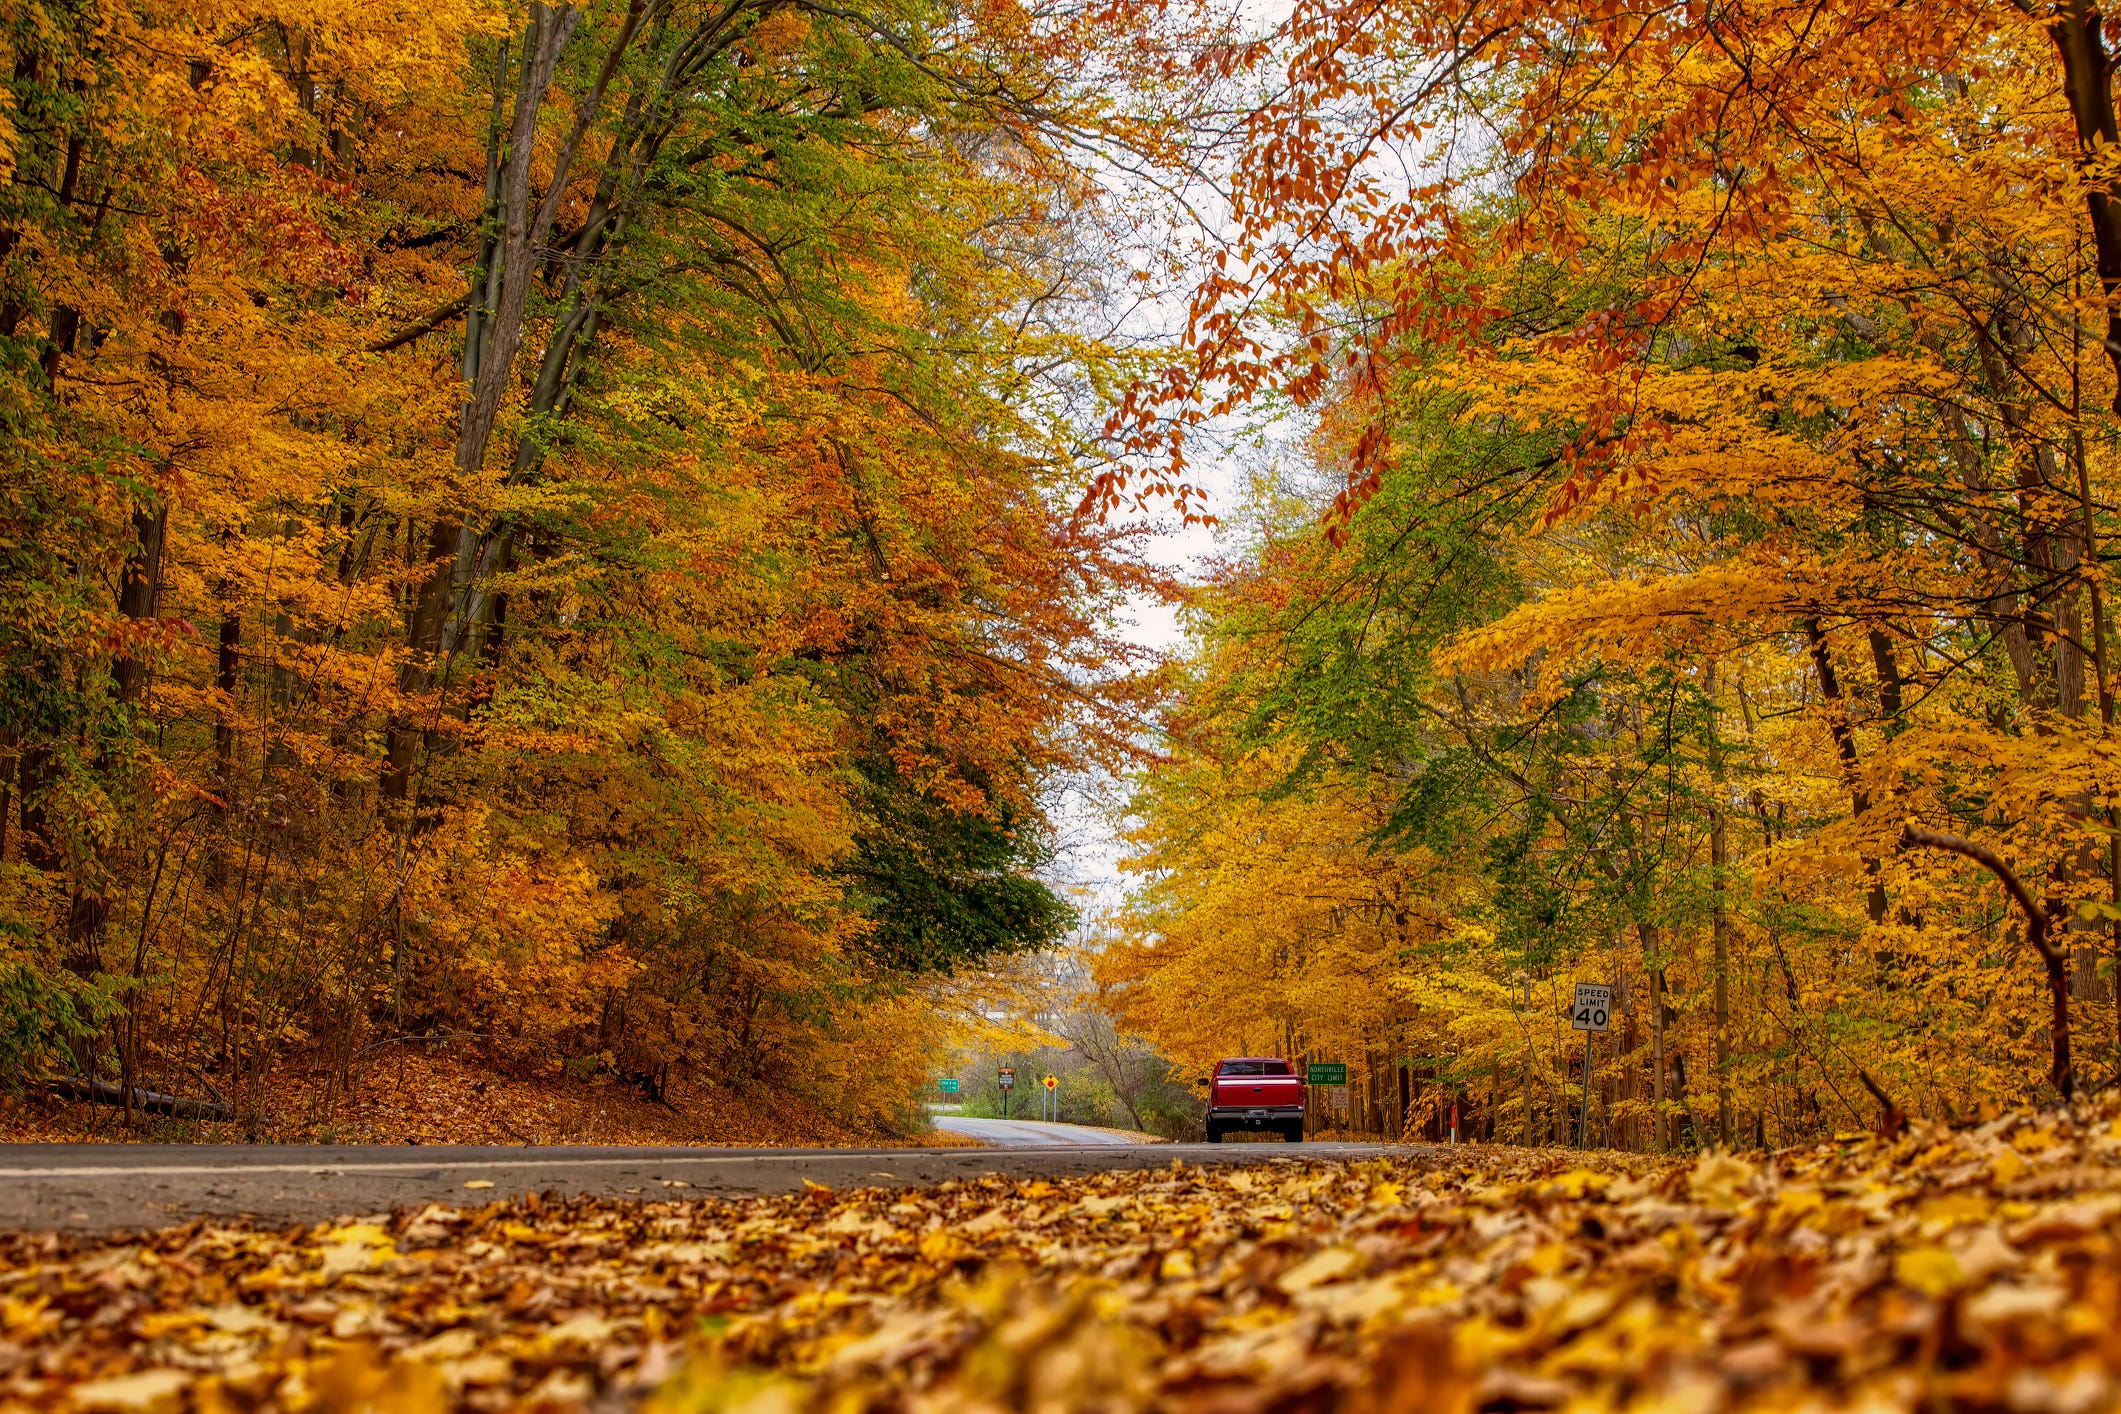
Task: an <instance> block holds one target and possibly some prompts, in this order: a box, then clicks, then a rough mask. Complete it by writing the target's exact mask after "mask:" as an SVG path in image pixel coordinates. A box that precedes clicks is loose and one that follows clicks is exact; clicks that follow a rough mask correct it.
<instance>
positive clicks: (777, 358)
mask: <svg viewBox="0 0 2121 1414" xmlns="http://www.w3.org/2000/svg"><path fill="white" fill-rule="evenodd" d="M1084 23H1085V17H1083V16H1080V15H1068V14H1060V15H1043V14H1040V13H1037V12H1035V11H1033V10H1030V9H1024V8H1019V7H1016V6H1013V5H1008V4H1004V5H998V6H988V7H983V8H981V9H979V10H978V11H976V12H973V13H958V12H956V11H954V10H951V9H949V8H948V7H945V6H941V5H933V4H929V3H926V0H911V3H899V0H886V3H884V4H882V5H876V6H871V5H866V4H864V5H857V6H853V7H848V6H842V5H838V4H828V3H809V0H703V2H701V3H695V0H624V2H623V3H592V4H588V5H580V6H577V5H567V4H561V5H546V4H543V3H532V4H530V5H528V6H527V7H524V6H506V5H499V4H483V3H477V0H440V3H423V4H409V3H398V4H382V5H377V4H368V3H362V4H345V3H331V2H330V0H327V3H325V4H323V5H321V6H320V5H315V4H304V5H295V6H274V5H267V6H265V7H263V8H260V7H256V6H249V5H234V6H220V5H215V4H206V5H200V4H196V3H190V2H189V0H169V3H162V0H152V3H149V4H146V5H139V6H109V5H104V4H101V3H97V2H96V0H54V2H53V3H41V2H40V0H31V3H26V4H19V5H10V6H8V7H7V10H6V18H5V21H4V23H0V50H4V53H0V74H4V75H5V78H4V83H5V85H6V87H5V94H6V100H5V103H4V104H0V362H4V371H0V478H4V479H0V488H4V489H0V596H4V608H0V655H4V663H5V679H4V685H0V765H4V767H5V784H4V785H0V802H4V804H5V809H4V812H0V832H4V834H0V845H4V848H0V1036H4V1038H5V1040H4V1042H0V1076H4V1078H5V1080H6V1082H7V1084H8V1085H9V1086H10V1087H11V1088H13V1089H14V1090H16V1092H17V1093H21V1092H22V1091H23V1090H24V1088H25V1087H33V1086H38V1085H43V1084H46V1083H48V1082H51V1081H54V1080H57V1081H60V1082H62V1083H65V1084H69V1085H72V1086H73V1087H74V1088H75V1091H76V1093H78V1092H79V1090H80V1089H81V1087H84V1086H88V1085H92V1084H95V1083H98V1082H100V1083H102V1084H104V1085H105V1086H108V1087H115V1088H113V1089H110V1090H108V1091H107V1093H108V1094H113V1095H115V1096H116V1097H118V1098H119V1099H121V1100H123V1099H125V1098H126V1097H127V1096H130V1095H132V1094H133V1093H134V1089H135V1087H138V1088H139V1089H141V1090H145V1091H149V1092H153V1093H156V1094H164V1095H167V1094H175V1095H180V1096H185V1097H197V1098H199V1099H201V1100H203V1101H204V1102H206V1103H207V1104H208V1105H212V1106H220V1107H222V1108H219V1109H214V1110H213V1111H212V1112H213V1113H215V1114H220V1115H224V1116H225V1115H229V1114H235V1115H244V1116H253V1117H255V1116H264V1117H265V1118H266V1119H268V1120H271V1122H272V1123H273V1124H281V1123H283V1122H285V1123H286V1124H294V1125H297V1126H299V1123H300V1122H301V1121H304V1120H305V1119H307V1120H316V1119H319V1118H322V1117H325V1116H328V1114H329V1112H330V1111H331V1109H332V1106H333V1105H334V1103H335V1100H336V1097H337V1096H338V1095H339V1094H340V1093H341V1092H342V1091H343V1088H344V1087H345V1086H346V1085H347V1084H348V1083H349V1080H350V1078H352V1077H354V1076H355V1075H356V1074H357V1073H358V1070H359V1068H360V1066H361V1065H362V1064H364V1063H369V1062H372V1061H373V1060H374V1059H375V1058H376V1057H377V1056H378V1055H381V1054H387V1052H388V1049H389V1048H390V1047H391V1046H392V1045H393V1044H395V1043H398V1042H401V1041H404V1040H405V1039H406V1038H422V1039H433V1038H441V1039H449V1038H465V1039H467V1040H469V1041H473V1042H476V1047H475V1049H476V1050H477V1051H478V1053H480V1054H481V1055H484V1056H487V1057H489V1058H492V1059H493V1060H494V1061H495V1062H496V1063H499V1064H502V1065H511V1066H515V1067H518V1068H523V1069H526V1070H528V1071H531V1072H536V1073H545V1074H552V1075H556V1076H557V1075H560V1074H563V1073H564V1074H565V1075H569V1076H573V1077H577V1078H581V1079H597V1078H603V1079H608V1080H617V1081H623V1082H625V1083H628V1084H631V1085H632V1086H634V1087H636V1088H637V1089H638V1090H640V1091H641V1092H642V1093H643V1094H646V1095H649V1096H653V1097H655V1098H657V1099H665V1100H669V1099H672V1098H673V1097H677V1098H683V1097H684V1096H685V1095H686V1094H688V1093H689V1094H690V1095H692V1096H693V1097H694V1098H698V1097H699V1096H701V1095H702V1094H705V1093H708V1090H707V1089H703V1087H709V1088H713V1087H718V1088H717V1089H714V1093H729V1092H732V1091H736V1092H740V1091H742V1090H744V1088H745V1087H747V1086H750V1087H753V1088H754V1089H755V1088H757V1087H760V1086H764V1087H768V1088H769V1089H771V1088H774V1087H778V1089H780V1090H782V1091H789V1092H794V1093H795V1094H796V1095H797V1096H798V1098H800V1099H807V1100H808V1101H810V1102H812V1104H813V1106H814V1107H823V1108H824V1109H826V1110H829V1111H830V1112H831V1113H833V1114H835V1115H837V1116H838V1117H839V1118H840V1119H841V1120H843V1121H844V1122H845V1123H846V1124H848V1125H850V1126H853V1127H854V1128H856V1129H868V1130H872V1131H873V1130H874V1129H876V1128H877V1127H879V1126H888V1125H890V1124H892V1123H894V1122H898V1121H900V1120H902V1119H903V1118H904V1116H905V1115H906V1114H908V1113H909V1112H911V1110H912V1108H913V1103H912V1102H913V1097H914V1095H915V1093H916V1091H917V1089H918V1087H919V1085H920V1083H921V1081H922V1080H923V1078H924V1075H925V1072H926V1068H927V1066H928V1063H929V1060H930V1058H931V1056H932V1054H933V1052H934V1050H935V1047H936V1045H937V1041H938V1038H937V1036H936V1035H935V1031H934V1027H933V1025H932V1012H931V1010H930V1008H929V1006H928V1004H927V1003H926V1001H925V1000H924V997H923V994H922V992H921V985H922V979H923V978H926V977H931V976H936V975H941V974H947V973H948V972H949V970H950V969H952V968H954V967H960V966H963V965H965V964H967V963H970V962H974V961H976V960H978V959H981V958H983V957H987V956H990V955H995V954H1006V953H1010V952H1017V951H1022V950H1025V949H1032V948H1039V947H1044V946H1046V945H1049V944H1051V943H1052V942H1054V941H1055V940H1056V939H1057V938H1058V937H1060V936H1061V934H1062V933H1063V932H1064V931H1065V930H1066V929H1067V927H1068V926H1069V923H1070V919H1071V913H1070V910H1069V908H1068V906H1067V905H1066V904H1064V903H1063V902H1062V901H1061V900H1060V899H1059V898H1058V897H1056V895H1055V894H1054V893H1053V892H1052V891H1051V890H1050V889H1049V888H1047V887H1046V886H1045V885H1044V884H1042V883H1039V882H1038V881H1037V878H1036V872H1037V869H1038V867H1039V865H1040V864H1041V862H1042V860H1043V859H1044V856H1045V851H1046V849H1047V848H1048V846H1047V843H1046V831H1045V826H1044V821H1043V815H1042V809H1041V798H1040V785H1041V782H1042V781H1043V780H1044V779H1045V778H1046V777H1047V775H1048V774H1049V773H1051V772H1053V771H1055V770H1058V769H1070V770H1082V769H1087V768H1090V767H1092V766H1095V765H1097V764H1098V763H1100V762H1104V761H1108V760H1109V759H1111V757H1110V753H1111V752H1112V751H1113V750H1114V749H1115V748H1116V747H1117V746H1118V745H1120V744H1121V740H1122V736H1123V732H1124V720H1125V714H1126V712H1127V711H1128V710H1129V706H1128V704H1129V703H1130V702H1131V701H1132V700H1133V694H1134V691H1135V689H1134V687H1133V686H1132V675H1133V673H1134V667H1133V665H1132V663H1131V660H1130V657H1129V652H1130V650H1128V649H1127V647H1126V645H1124V644H1123V643H1121V642H1119V641H1118V640H1116V639H1115V638H1114V637H1113V636H1112V635H1111V633H1110V632H1109V630H1108V626H1107V625H1108V621H1109V619H1110V614H1111V609H1112V606H1113V605H1114V604H1115V603H1117V602H1118V601H1119V600H1120V599H1121V598H1122V597H1123V596H1124V595H1126V594H1127V593H1129V592H1132V591H1133V590H1134V589H1136V588H1138V587H1139V586H1140V585H1142V584H1143V583H1144V582H1145V576H1146V574H1147V572H1146V571H1145V570H1144V569H1143V568H1142V566H1141V565H1140V563H1139V562H1138V556H1137V555H1136V553H1135V551H1134V550H1133V549H1132V548H1131V547H1130V543H1129V537H1130V535H1132V534H1133V533H1134V532H1132V531H1129V530H1127V529H1125V528H1123V527H1120V526H1117V525H1113V526H1106V525H1103V524H1101V523H1099V522H1098V521H1097V520H1096V519H1095V518H1094V517H1086V516H1081V515H1078V514H1077V508H1078V504H1079V502H1080V501H1081V499H1082V497H1083V495H1084V493H1085V491H1086V489H1087V487H1088V485H1089V478H1090V477H1091V475H1092V474H1093V473H1094V472H1095V471H1096V470H1097V469H1099V468H1100V467H1101V466H1103V465H1104V464H1105V463H1104V462H1103V461H1102V460H1101V455H1100V453H1099V450H1098V446H1099V438H1100V435H1101V434H1100V431H1099V425H1098V423H1099V418H1100V417H1101V415H1102V411H1101V409H1102V407H1103V406H1104V402H1103V399H1104V390H1105V389H1107V388H1109V387H1112V386H1116V385H1118V384H1120V383H1124V382H1125V381H1127V380H1128V379H1129V378H1130V377H1131V376H1132V374H1131V373H1130V366H1131V365H1130V360H1132V359H1134V358H1135V357H1136V356H1135V355H1132V354H1129V353H1127V352H1126V351H1125V350H1123V349H1121V348H1119V347H1118V346H1116V345H1113V344H1109V343H1106V342H1103V341H1101V340H1100V339H1099V338H1098V337H1097V333H1096V331H1097V330H1098V329H1100V328H1101V327H1104V324H1103V323H1102V321H1105V319H1106V310H1107V307H1108V306H1109V305H1110V304H1111V302H1112V301H1113V300H1114V299H1115V297H1116V296H1115V292H1114V290H1113V289H1112V288H1111V284H1112V281H1113V280H1114V278H1115V275H1114V270H1113V266H1112V262H1111V260H1110V257H1109V253H1108V251H1107V246H1108V244H1109V242H1110V240H1111V239H1112V238H1113V237H1112V229H1111V227H1110V224H1109V222H1108V220H1107V216H1106V213H1105V212H1104V211H1103V209H1102V208H1101V207H1100V205H1099V202H1098V200H1097V194H1096V192H1095V191H1094V190H1093V189H1092V187H1091V185H1090V183H1089V182H1088V180H1087V179H1086V177H1085V176H1084V173H1083V171H1082V170H1081V169H1080V168H1079V166H1078V165H1076V164H1075V163H1074V162H1073V161H1072V160H1071V158H1070V155H1069V149H1068V147H1067V145H1066V143H1065V142H1062V141H1059V140H1057V137H1056V135H1061V136H1072V138H1073V139H1074V140H1076V141H1080V140H1081V139H1082V136H1083V135H1084V134H1087V133H1091V132H1094V131H1095V130H1096V127H1097V125H1098V124H1099V123H1100V122H1102V121H1104V120H1105V118H1104V115H1106V114H1107V113H1108V112H1109V110H1110V108H1111V105H1110V103H1109V101H1108V100H1107V98H1106V97H1105V93H1106V91H1107V89H1108V88H1109V87H1110V85H1109V84H1107V83H1106V82H1105V80H1106V79H1107V77H1108V75H1106V74H1105V73H1104V72H1103V71H1102V70H1101V69H1100V68H1099V67H1098V66H1097V65H1096V64H1094V63H1091V62H1089V61H1088V60H1087V59H1086V58H1085V55H1086V54H1088V53H1089V52H1090V48H1089V47H1088V46H1086V44H1085V42H1084V41H1083V39H1082V35H1081V33H1080V26H1081V25H1082V24H1084ZM1101 23H1102V25H1103V28H1102V29H1101V31H1100V34H1101V35H1102V36H1103V37H1102V38H1100V39H1099V41H1098V43H1099V44H1100V45H1104V46H1107V47H1109V46H1110V45H1111V44H1112V43H1114V42H1116V41H1117V40H1118V38H1119V37H1120V35H1121V31H1120V30H1119V29H1117V28H1115V27H1114V26H1113V24H1112V22H1111V21H1109V20H1107V21H1104V22H1101ZM295 1078H300V1079H302V1082H303V1083H302V1085H301V1086H300V1087H297V1086H295V1085H294V1084H293V1083H292V1082H293V1080H294V1079H295ZM688 1087H689V1088H688ZM291 1096H292V1097H294V1098H293V1099H291V1098H290V1097H291ZM297 1099H298V1100H299V1104H295V1100H297ZM291 1104H293V1105H294V1109H293V1110H290V1108H289V1107H290V1105H291ZM202 1112H203V1111H195V1112H194V1113H195V1117H196V1113H202ZM260 1122H261V1121H259V1120H256V1119H253V1128H255V1127H256V1126H257V1124H258V1123H260Z"/></svg>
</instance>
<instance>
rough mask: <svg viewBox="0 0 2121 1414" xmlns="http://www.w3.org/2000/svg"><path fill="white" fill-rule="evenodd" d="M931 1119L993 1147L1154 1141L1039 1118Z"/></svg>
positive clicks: (1103, 1145) (1099, 1145)
mask: <svg viewBox="0 0 2121 1414" xmlns="http://www.w3.org/2000/svg"><path fill="white" fill-rule="evenodd" d="M931 1118H932V1119H933V1121H934V1124H935V1127H936V1128H937V1129H947V1130H949V1131H950V1132H951V1133H952V1134H962V1135H964V1136H965V1137H966V1138H968V1139H977V1140H980V1141H981V1142H983V1143H987V1144H992V1145H993V1146H994V1147H995V1148H997V1149H1044V1148H1051V1147H1054V1146H1057V1145H1072V1146H1074V1147H1076V1148H1081V1147H1083V1146H1085V1145H1088V1146H1091V1147H1094V1148H1100V1149H1109V1148H1111V1147H1113V1146H1114V1145H1116V1144H1154V1143H1156V1142H1157V1141H1156V1140H1154V1139H1151V1138H1149V1137H1148V1136H1147V1135H1143V1136H1142V1137H1141V1138H1139V1139H1131V1138H1127V1137H1125V1136H1122V1135H1118V1134H1115V1133H1113V1132H1112V1131H1111V1130H1109V1129H1092V1128H1090V1127H1089V1126H1087V1125H1081V1124H1056V1123H1050V1122H1048V1121H1046V1120H1042V1119H965V1118H963V1117H961V1116H959V1115H934V1116H931Z"/></svg>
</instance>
